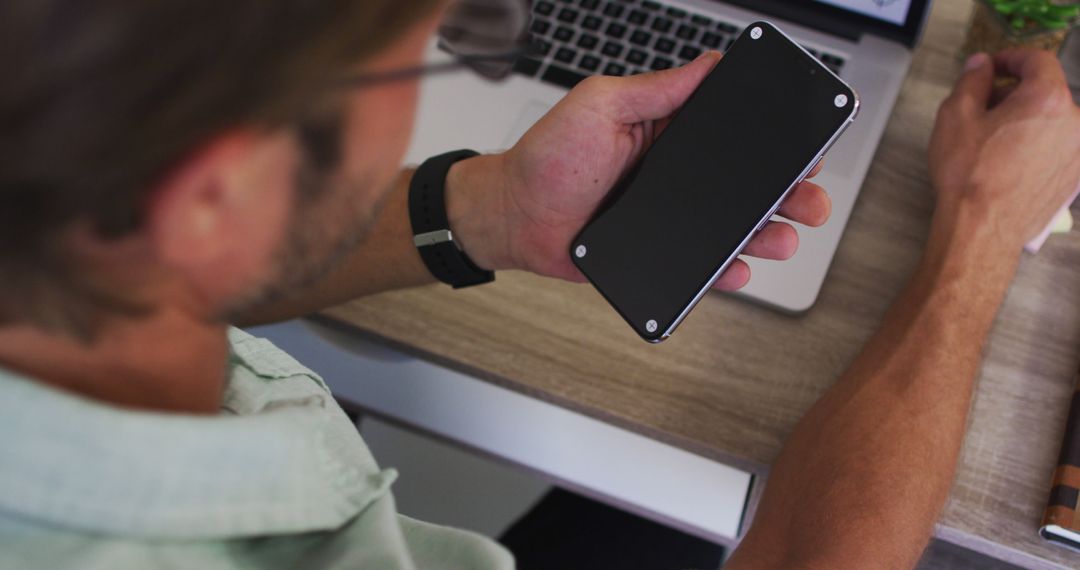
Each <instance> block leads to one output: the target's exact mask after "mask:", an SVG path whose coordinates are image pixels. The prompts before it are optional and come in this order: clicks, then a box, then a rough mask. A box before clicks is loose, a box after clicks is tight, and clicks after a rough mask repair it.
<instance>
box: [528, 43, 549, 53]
mask: <svg viewBox="0 0 1080 570" xmlns="http://www.w3.org/2000/svg"><path fill="white" fill-rule="evenodd" d="M529 53H530V54H532V55H547V54H549V53H551V42H549V41H547V40H540V39H538V40H536V41H534V42H533V43H532V47H531V48H530V49H529Z"/></svg>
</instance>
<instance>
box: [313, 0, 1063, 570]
mask: <svg viewBox="0 0 1080 570" xmlns="http://www.w3.org/2000/svg"><path fill="white" fill-rule="evenodd" d="M970 12H971V2H970V0H942V1H939V2H937V3H935V7H934V10H933V12H932V15H931V19H930V24H929V26H928V29H927V31H926V34H925V36H924V39H923V41H922V44H921V45H920V47H919V48H918V50H917V52H916V57H915V60H914V63H913V66H912V69H911V74H910V76H909V77H908V79H907V81H906V82H905V84H904V87H903V91H902V92H901V94H900V98H899V101H898V103H897V105H896V109H895V113H894V115H893V117H892V119H891V120H890V122H889V125H888V128H887V130H886V132H885V136H884V139H883V140H882V142H881V145H880V148H879V150H878V153H877V156H876V159H875V161H874V164H873V166H872V167H871V169H870V172H869V175H868V178H867V180H866V183H865V187H864V190H863V192H862V194H861V196H860V198H859V202H858V204H857V205H856V208H855V211H854V213H853V215H852V218H851V222H850V225H849V227H848V229H847V233H846V235H845V237H844V239H843V241H842V242H841V245H840V249H839V251H838V253H837V256H836V259H835V261H834V263H833V266H832V269H831V271H830V274H829V277H828V279H827V280H826V282H825V286H824V288H823V290H822V292H821V296H820V298H819V300H818V303H817V305H816V306H815V307H814V308H813V309H811V310H810V311H809V312H808V313H806V314H805V315H802V316H798V317H792V316H787V315H782V314H778V313H776V312H773V311H771V310H769V309H766V308H763V307H759V306H756V305H754V304H751V303H747V302H745V301H741V300H738V299H735V298H733V297H731V296H727V295H721V294H710V295H708V296H707V297H706V298H705V299H704V300H703V301H702V302H701V303H700V304H699V305H698V307H697V308H696V309H695V310H694V311H693V312H692V313H691V315H690V316H689V317H688V318H687V319H686V321H685V323H684V324H683V325H682V326H681V327H680V329H679V331H678V332H677V333H676V334H675V335H674V336H673V337H672V338H671V339H669V340H668V341H666V342H664V343H663V344H660V345H648V344H646V343H644V342H642V341H641V340H640V339H639V338H637V336H636V335H634V333H633V332H632V331H631V330H630V329H629V327H627V326H626V324H625V323H623V322H622V320H621V319H620V318H619V317H618V316H617V315H616V314H615V312H614V311H613V310H612V309H611V308H610V307H609V306H608V305H607V304H606V303H605V302H604V300H603V299H602V298H601V297H600V295H599V294H597V293H596V292H595V291H594V290H593V289H592V288H591V287H589V286H588V285H574V284H568V283H562V282H556V281H553V280H548V279H542V278H539V277H535V276H532V275H527V274H523V273H513V272H506V273H502V274H500V275H499V276H498V280H497V281H496V282H495V283H494V284H491V285H485V286H483V287H476V288H472V289H466V290H461V291H452V290H450V289H449V288H447V287H445V286H432V287H425V288H421V289H414V290H408V291H400V292H394V293H388V294H383V295H378V296H374V297H370V298H366V299H362V300H358V301H354V302H351V303H348V304H345V305H342V306H340V307H337V308H335V309H332V310H330V311H328V312H326V313H324V314H323V318H330V319H333V320H336V321H341V322H345V323H347V324H349V325H351V326H352V327H354V328H355V330H356V331H357V332H358V334H363V335H366V336H370V337H373V338H376V339H379V340H381V341H384V342H388V343H391V344H393V345H396V346H398V347H400V348H403V349H405V350H407V351H410V352H412V353H414V354H418V355H420V356H422V357H424V358H427V359H430V360H434V361H436V362H439V363H442V364H444V365H447V366H449V367H452V368H455V369H458V370H462V371H465V372H467V373H470V374H473V375H475V376H477V377H480V378H484V379H487V380H489V381H491V382H494V383H497V384H500V385H502V386H506V387H508V388H511V389H514V390H517V391H519V392H523V393H526V394H529V395H532V396H534V397H537V398H540V399H543V400H547V401H550V402H553V403H556V404H559V405H562V406H565V407H567V408H571V409H574V410H577V411H580V412H582V413H585V414H587V415H589V416H593V417H597V418H600V419H603V420H605V421H608V422H611V423H612V424H615V425H618V426H621V427H624V428H627V429H629V430H632V431H635V432H638V433H642V434H644V435H647V436H650V437H653V438H656V439H658V440H662V441H665V442H668V443H671V444H673V445H676V446H678V447H681V448H683V449H686V450H689V451H692V452H694V453H698V454H700V455H703V456H706V457H709V458H713V459H716V460H719V461H722V462H725V463H728V464H731V465H734V466H737V467H740V468H744V469H747V470H750V471H753V472H755V473H758V474H762V475H764V474H766V473H767V470H768V465H769V464H770V463H771V462H772V461H773V459H774V458H775V457H776V455H777V453H778V452H779V450H780V447H781V444H782V443H783V441H784V439H785V438H786V437H787V436H788V434H789V433H790V432H791V430H792V428H793V426H794V425H795V423H796V421H797V420H798V419H799V418H800V416H802V414H803V413H805V411H806V410H807V409H808V408H809V407H810V406H811V405H812V404H813V403H814V401H815V400H816V399H817V398H818V397H819V396H820V395H821V394H822V393H823V392H824V391H825V390H826V389H827V388H828V387H829V386H830V385H831V384H832V382H833V381H834V380H835V379H836V377H837V376H838V375H839V374H840V373H841V372H842V371H843V370H844V368H845V366H846V365H847V364H848V363H849V362H850V361H851V359H852V358H853V356H854V355H855V354H856V353H857V352H858V350H859V348H860V347H861V345H862V344H863V342H864V341H865V340H866V339H867V338H868V337H869V335H870V334H871V333H872V332H873V330H874V328H875V327H876V326H877V324H878V323H879V321H880V319H881V317H882V315H883V314H884V312H885V310H886V308H887V307H888V305H889V303H890V302H891V300H892V299H893V297H894V296H895V295H896V294H897V292H898V291H899V290H900V288H901V287H902V286H903V284H904V282H905V280H906V279H907V277H908V275H909V274H910V273H911V271H912V269H913V267H914V266H915V264H916V262H917V260H918V257H919V255H920V250H921V247H922V245H923V242H924V240H925V237H926V232H927V227H928V222H929V218H930V215H931V205H932V199H931V194H930V192H931V190H930V186H929V183H928V179H927V167H926V157H925V152H926V151H925V149H926V144H927V140H928V138H929V134H930V130H931V126H932V124H933V120H934V115H935V112H936V108H937V105H938V103H939V102H940V101H941V100H942V99H943V98H944V97H945V96H946V95H947V94H948V93H949V91H950V89H951V87H952V84H953V81H954V80H955V79H956V77H957V76H958V75H959V73H960V68H961V65H962V62H960V61H959V60H958V56H957V52H958V49H959V46H960V45H961V43H962V41H963V36H964V32H965V30H966V28H967V23H968V19H969V15H970ZM1078 261H1080V231H1077V230H1074V231H1073V232H1072V233H1070V234H1068V235H1064V236H1055V237H1052V238H1051V239H1050V240H1049V242H1048V243H1047V244H1046V246H1045V247H1044V248H1043V250H1042V252H1040V253H1039V254H1038V255H1037V256H1026V257H1025V259H1024V261H1023V262H1022V264H1021V267H1020V271H1019V275H1018V276H1017V278H1016V280H1015V282H1014V283H1013V286H1012V288H1011V290H1010V292H1009V294H1008V298H1007V300H1006V302H1005V305H1004V307H1003V308H1002V310H1001V312H1000V314H999V315H998V318H997V321H996V324H995V326H994V330H993V333H992V337H991V340H990V342H989V345H988V347H987V350H986V359H985V363H984V365H983V369H982V373H981V377H980V379H979V384H978V389H977V394H976V397H975V401H974V409H973V413H972V416H971V420H970V429H969V431H968V435H967V439H966V441H965V445H964V449H963V452H962V456H961V461H960V468H959V471H958V474H957V477H956V481H955V484H954V488H953V492H952V495H951V497H950V500H949V503H948V505H947V506H946V508H945V510H944V512H943V515H942V517H941V522H940V523H939V528H938V536H940V537H941V538H943V539H945V540H948V541H951V542H954V543H958V544H961V545H963V546H966V547H969V548H973V549H976V550H980V551H983V552H987V553H989V554H991V555H993V556H996V557H999V558H1002V559H1004V560H1008V561H1010V562H1012V563H1015V564H1018V565H1020V566H1024V567H1080V554H1075V553H1071V552H1069V551H1067V550H1064V549H1062V548H1060V547H1054V546H1050V545H1047V544H1045V543H1044V542H1043V541H1042V540H1041V539H1040V538H1038V536H1037V534H1036V529H1037V526H1038V524H1039V519H1040V516H1041V514H1042V511H1043V508H1044V506H1045V504H1046V499H1047V493H1048V491H1049V482H1050V477H1051V475H1052V472H1053V469H1054V464H1055V458H1056V453H1057V449H1058V445H1059V443H1060V440H1061V429H1062V426H1063V425H1064V420H1065V414H1066V411H1067V405H1068V397H1069V394H1070V393H1071V389H1072V383H1073V373H1074V370H1075V369H1076V364H1077V362H1078V361H1080V295H1078V294H1077V293H1078V292H1080V263H1078ZM461 404H465V405H467V402H462V403H461ZM447 405H455V403H454V402H448V403H447ZM599 451H600V452H602V450H599Z"/></svg>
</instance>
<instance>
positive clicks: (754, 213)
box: [570, 21, 859, 342]
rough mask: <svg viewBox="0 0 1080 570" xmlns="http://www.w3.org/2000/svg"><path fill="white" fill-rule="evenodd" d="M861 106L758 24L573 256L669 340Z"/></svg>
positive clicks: (629, 311)
mask: <svg viewBox="0 0 1080 570" xmlns="http://www.w3.org/2000/svg"><path fill="white" fill-rule="evenodd" d="M858 109H859V98H858V95H857V94H856V93H855V91H854V90H853V89H852V88H851V87H850V86H849V85H848V84H847V83H845V82H844V81H843V80H841V79H840V78H839V77H837V76H836V75H835V74H834V73H833V72H832V71H831V70H829V68H827V67H825V66H824V65H822V64H821V63H820V62H819V61H818V60H817V58H815V57H814V56H812V55H810V53H808V52H807V51H806V50H805V49H803V48H802V47H800V46H799V45H798V44H797V43H795V42H794V41H793V40H791V39H790V38H788V37H787V36H786V35H785V34H784V33H783V32H782V31H780V29H779V28H777V27H776V26H774V25H772V24H770V23H768V22H763V21H762V22H755V23H753V24H750V25H749V26H747V27H746V28H745V29H744V30H743V32H742V34H740V35H739V37H738V39H736V40H735V42H734V43H733V44H732V45H731V47H730V48H729V49H728V51H727V53H725V55H724V57H723V59H721V60H720V62H719V63H718V64H717V65H716V68H715V69H713V70H712V72H711V73H710V74H709V75H708V76H707V77H706V78H705V80H704V81H703V82H702V83H701V85H700V86H699V87H698V89H697V90H696V91H695V92H694V93H693V95H691V96H690V98H689V99H688V100H687V102H686V104H685V105H683V107H682V108H681V109H680V110H679V111H678V112H677V113H676V115H675V116H674V117H673V118H672V120H671V122H670V124H668V126H667V128H665V129H664V131H663V132H662V133H661V134H660V136H658V137H657V138H656V140H655V141H653V144H652V145H651V146H650V147H649V149H648V151H647V152H646V153H645V154H644V155H643V156H642V157H641V159H640V160H639V161H638V162H637V164H636V165H635V166H634V167H633V168H632V169H631V170H630V171H629V172H628V173H627V174H626V176H625V177H624V178H623V179H622V180H620V181H619V182H618V183H617V184H616V185H615V187H614V188H613V189H612V191H611V193H610V194H609V196H608V197H607V198H606V200H605V202H604V203H603V204H602V205H601V206H600V208H599V209H598V211H597V213H596V214H595V216H594V217H593V218H592V220H590V222H589V223H588V224H587V225H586V226H585V228H584V229H583V230H582V231H581V233H580V234H578V236H577V237H576V238H575V239H574V240H573V241H572V242H571V244H570V258H571V259H572V260H573V261H574V263H575V264H576V265H577V266H578V268H579V269H581V271H582V273H584V274H585V276H586V277H587V278H588V279H589V281H590V282H592V284H593V285H594V286H595V287H596V289H597V290H598V291H599V292H600V293H601V294H602V295H603V296H604V297H605V298H606V299H607V300H608V302H609V303H611V305H612V306H613V307H614V308H615V310H617V311H618V312H619V314H620V315H622V317H623V318H624V319H626V322H627V323H629V324H630V326H631V327H633V329H634V330H635V331H636V332H637V333H638V334H639V335H641V337H642V338H643V339H645V340H647V341H649V342H660V341H662V340H664V339H665V338H667V337H668V336H670V335H671V333H672V332H673V331H674V330H675V328H676V327H677V326H679V323H680V322H682V320H683V319H684V318H685V317H686V315H687V314H688V313H689V312H690V309H692V308H693V307H694V305H695V304H697V302H698V301H699V300H700V299H701V298H702V297H703V296H704V295H705V293H706V292H707V291H708V290H709V288H710V287H711V286H712V284H713V283H714V282H715V281H716V279H717V278H719V277H720V274H721V273H723V272H724V270H725V269H727V267H728V266H729V265H730V264H731V262H732V261H734V260H735V258H736V257H738V255H739V253H740V252H741V251H742V250H743V248H744V247H746V244H747V243H748V242H749V241H750V238H752V237H753V236H754V234H755V233H756V232H757V231H758V230H760V229H761V228H762V227H763V226H764V225H765V223H766V222H767V221H768V220H769V218H770V217H771V216H772V215H773V214H774V213H775V212H776V210H777V208H779V206H780V203H781V202H783V200H784V198H785V197H786V196H787V194H788V192H790V191H791V190H792V189H793V188H794V187H795V186H796V185H798V183H799V182H801V181H802V180H803V178H805V177H806V175H807V174H808V173H809V172H810V171H811V169H813V167H814V166H815V165H816V164H817V162H818V161H819V160H821V158H822V157H823V156H824V154H825V152H826V151H828V149H829V147H830V146H832V144H833V143H834V142H836V140H837V139H838V138H839V137H840V135H841V133H843V131H844V129H845V128H847V126H848V125H850V124H851V123H852V122H853V121H854V120H855V115H856V113H857V112H858Z"/></svg>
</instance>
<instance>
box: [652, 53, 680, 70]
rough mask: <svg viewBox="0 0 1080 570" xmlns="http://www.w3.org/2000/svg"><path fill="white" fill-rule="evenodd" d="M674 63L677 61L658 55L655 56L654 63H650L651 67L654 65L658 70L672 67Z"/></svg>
mask: <svg viewBox="0 0 1080 570" xmlns="http://www.w3.org/2000/svg"><path fill="white" fill-rule="evenodd" d="M674 63H675V62H673V61H671V60H670V59H668V58H666V57H659V56H657V57H654V58H653V60H652V65H650V66H649V67H652V68H653V69H656V70H660V69H667V68H669V67H671V66H672V65H673V64H674Z"/></svg>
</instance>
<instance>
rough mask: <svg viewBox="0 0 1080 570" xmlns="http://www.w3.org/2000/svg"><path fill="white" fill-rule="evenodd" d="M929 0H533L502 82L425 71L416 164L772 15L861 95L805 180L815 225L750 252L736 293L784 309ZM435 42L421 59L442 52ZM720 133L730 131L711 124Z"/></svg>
mask: <svg viewBox="0 0 1080 570" xmlns="http://www.w3.org/2000/svg"><path fill="white" fill-rule="evenodd" d="M929 3H930V2H929V0H729V1H719V0H666V1H658V0H533V2H532V7H531V9H532V15H533V18H532V22H531V30H532V35H533V41H534V42H535V49H534V50H533V52H534V56H533V57H524V58H522V59H521V60H519V61H518V62H517V64H516V66H515V73H514V74H513V76H512V77H511V78H510V79H508V80H507V81H505V82H500V83H491V82H487V81H485V80H483V79H481V78H478V77H475V76H474V75H473V74H467V73H460V74H446V75H440V76H432V77H429V78H426V79H424V81H423V83H422V84H421V91H420V103H419V112H418V115H417V122H416V128H415V131H414V133H413V139H412V146H411V147H410V149H409V151H408V153H407V155H406V161H407V162H408V163H411V164H419V163H420V162H422V161H423V160H424V159H426V158H428V157H430V156H434V155H436V154H439V153H442V152H446V151H448V150H453V149H458V148H471V149H474V150H477V151H481V152H498V151H501V150H504V149H506V148H509V147H511V146H513V144H514V143H515V142H516V141H517V140H518V138H519V137H520V136H521V135H522V133H524V132H525V131H526V130H528V128H529V127H530V126H531V125H532V124H533V123H535V122H536V121H537V120H538V119H539V118H540V117H541V116H543V115H544V113H546V112H547V110H548V109H550V108H551V106H552V105H554V104H555V103H556V102H557V101H558V100H559V99H560V98H561V97H562V96H563V95H565V94H566V92H567V90H568V89H570V88H572V87H573V86H574V85H575V84H576V83H577V82H579V81H581V80H582V79H584V78H585V77H588V76H589V75H595V74H606V75H629V74H634V73H641V72H647V71H650V70H654V69H665V68H668V67H672V66H677V65H682V64H683V63H686V62H687V61H689V60H692V59H693V58H694V57H696V56H697V55H698V54H700V53H701V52H702V51H703V50H706V49H715V50H719V51H723V50H724V49H726V48H727V46H729V45H731V43H732V42H733V41H734V39H735V37H736V36H738V34H739V33H740V32H741V31H742V29H743V27H744V26H746V25H747V24H749V23H751V22H754V21H756V20H760V19H766V20H769V21H771V22H773V23H775V24H776V25H778V26H779V27H780V28H781V29H783V30H784V31H785V32H786V33H787V34H788V35H789V36H791V37H792V38H794V39H795V40H796V41H799V42H800V43H802V44H803V46H804V47H805V48H806V49H807V50H809V51H810V53H812V54H814V55H815V56H817V57H819V58H820V59H821V61H822V62H823V63H824V64H825V65H827V66H829V67H830V68H832V69H833V70H834V71H836V72H837V73H838V74H839V75H840V76H841V77H842V78H843V79H844V80H846V81H847V82H849V83H850V84H851V85H852V86H853V87H854V88H855V89H856V90H857V91H858V92H859V95H860V98H861V101H862V108H861V110H860V115H859V119H858V120H857V121H855V123H854V124H853V125H852V126H851V127H850V128H849V129H848V130H847V132H846V133H845V134H844V136H843V137H841V139H840V140H839V141H838V142H837V143H836V145H835V146H834V147H833V148H832V150H830V151H829V154H828V155H827V156H826V158H825V168H824V169H823V171H822V172H821V174H819V175H818V176H817V178H815V179H814V181H815V182H817V183H818V184H821V185H822V186H824V187H825V189H826V190H827V191H828V192H829V195H830V197H831V198H832V204H833V210H832V217H831V218H830V219H829V221H828V223H827V224H825V225H824V226H822V227H820V228H799V230H800V231H799V237H800V246H799V251H798V253H796V254H795V256H794V257H793V258H792V259H790V260H787V261H782V262H780V261H769V260H761V259H747V261H748V262H749V263H750V266H751V269H752V271H753V278H752V279H751V280H750V283H749V285H747V286H746V287H745V288H744V289H743V290H742V291H740V292H739V293H738V295H740V296H742V297H745V298H748V299H751V300H754V301H758V302H761V303H764V304H766V305H768V306H771V307H774V308H776V309H779V310H781V311H784V312H788V313H801V312H804V311H806V310H808V309H810V307H812V306H813V304H814V301H815V300H816V299H817V296H818V293H819V292H820V290H821V286H822V284H823V283H824V281H825V276H826V274H827V273H828V270H829V265H830V264H831V262H832V258H833V255H834V254H835V253H836V248H837V246H838V245H839V243H840V238H841V237H842V236H843V233H844V227H845V226H846V225H847V221H848V218H849V217H850V215H851V210H852V208H853V207H854V205H855V199H856V198H857V197H858V194H859V190H860V188H861V187H862V183H863V179H864V178H865V176H866V172H867V169H868V168H869V166H870V161H871V159H872V158H873V156H874V152H875V150H876V149H877V145H878V141H879V140H880V139H881V136H882V133H883V132H884V130H885V124H886V122H887V121H888V119H889V115H890V114H891V112H892V108H893V105H894V103H895V102H896V97H897V95H898V94H899V92H900V87H901V84H902V83H903V80H904V77H905V76H906V75H907V72H908V68H909V66H910V64H911V56H912V49H913V48H914V46H915V44H916V42H917V40H918V39H919V35H920V33H921V31H922V28H923V26H924V24H925V19H926V16H927V13H928V11H929ZM446 58H447V56H446V54H443V53H441V52H440V51H439V50H438V48H437V47H436V46H435V45H434V42H433V43H432V46H431V47H430V49H429V52H428V59H429V60H431V61H439V60H444V59H446ZM716 136H718V137H731V136H738V134H737V133H717V134H716Z"/></svg>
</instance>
